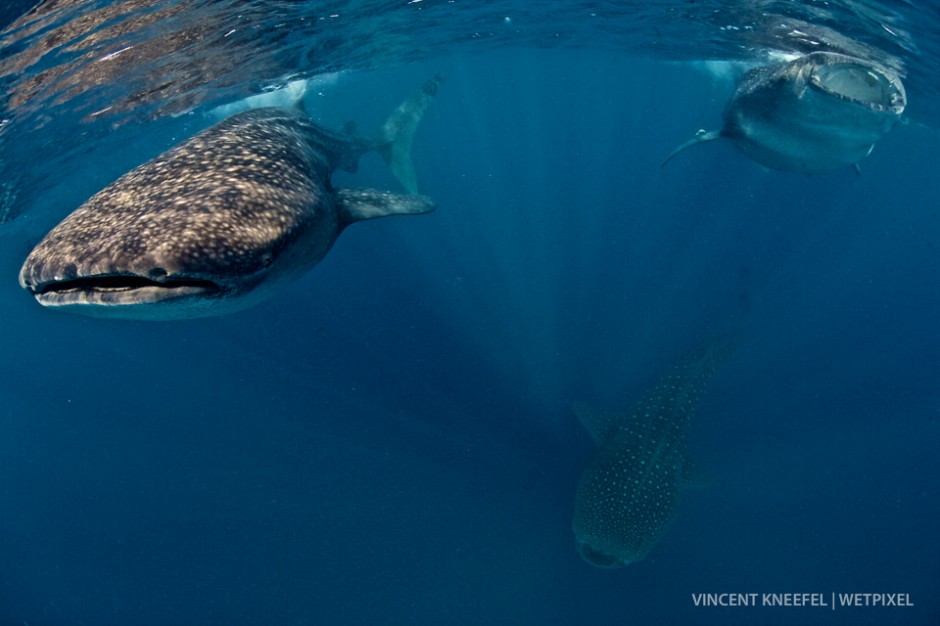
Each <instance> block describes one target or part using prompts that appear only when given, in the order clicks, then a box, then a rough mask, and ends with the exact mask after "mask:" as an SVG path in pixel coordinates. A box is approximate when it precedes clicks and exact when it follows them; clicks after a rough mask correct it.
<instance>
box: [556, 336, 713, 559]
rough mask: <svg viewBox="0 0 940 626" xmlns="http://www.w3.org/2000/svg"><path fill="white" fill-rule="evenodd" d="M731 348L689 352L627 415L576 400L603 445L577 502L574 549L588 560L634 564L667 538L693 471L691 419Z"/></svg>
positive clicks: (580, 414)
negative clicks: (689, 443) (689, 441)
mask: <svg viewBox="0 0 940 626" xmlns="http://www.w3.org/2000/svg"><path fill="white" fill-rule="evenodd" d="M730 350H731V343H730V342H728V341H721V342H718V343H715V344H714V345H711V346H709V347H708V348H706V349H704V350H701V349H699V350H697V351H695V352H693V353H691V354H688V355H686V356H685V357H684V358H682V359H681V360H680V361H679V362H678V363H676V364H674V365H673V366H672V368H671V369H670V370H669V371H668V373H667V374H666V375H665V376H663V377H662V378H661V379H660V381H659V382H658V383H657V384H656V385H655V386H654V387H653V388H652V389H650V390H649V391H647V392H646V393H645V394H644V396H643V397H642V398H641V399H640V400H639V402H637V403H636V404H635V405H634V406H633V408H632V409H631V410H630V411H628V412H613V411H596V410H593V409H590V408H588V407H587V406H585V405H583V404H581V403H575V405H574V407H573V408H574V411H575V414H576V415H577V416H578V419H579V420H580V421H581V423H582V424H583V425H584V427H585V428H586V429H587V431H588V433H589V434H590V435H591V438H592V439H593V440H594V443H595V444H597V453H596V454H595V456H594V458H593V459H592V460H591V462H590V463H589V464H588V466H587V467H586V468H585V469H584V471H583V472H582V473H581V478H580V479H579V481H578V490H577V495H576V498H575V511H574V522H573V529H574V536H575V545H576V547H577V549H578V552H579V553H580V554H581V556H582V557H583V558H584V560H585V561H587V562H588V563H590V564H591V565H595V566H597V567H603V568H614V567H621V566H623V565H627V564H629V563H635V562H637V561H640V560H641V559H643V557H645V556H646V554H647V553H648V552H649V551H650V549H652V548H653V546H655V545H656V543H657V542H659V540H660V539H661V538H662V536H663V535H664V534H665V532H666V530H667V529H668V527H669V524H670V523H671V522H672V520H673V518H674V517H675V514H676V502H677V499H678V495H679V491H680V489H682V488H683V487H684V486H688V485H689V484H690V483H691V482H692V479H693V477H694V476H693V475H694V474H695V471H694V470H693V469H692V466H691V464H690V462H689V459H688V453H687V450H686V436H687V433H688V429H689V426H690V421H691V417H692V414H693V413H694V412H695V410H696V407H697V405H698V403H699V400H700V399H701V397H702V396H703V395H704V393H705V391H706V389H707V387H708V383H709V382H710V380H711V378H712V376H713V375H714V373H715V372H716V371H717V369H718V367H719V366H720V365H721V364H722V363H723V362H724V360H725V359H726V358H727V356H728V354H730Z"/></svg>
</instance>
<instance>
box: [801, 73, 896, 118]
mask: <svg viewBox="0 0 940 626" xmlns="http://www.w3.org/2000/svg"><path fill="white" fill-rule="evenodd" d="M810 84H812V85H813V86H814V87H816V88H817V89H820V90H822V91H824V92H826V93H827V94H829V95H832V96H835V97H837V98H840V99H842V100H848V101H850V102H854V103H856V104H858V105H861V106H864V107H867V108H869V109H871V110H873V111H885V112H888V111H893V110H894V109H896V108H897V107H898V106H901V107H903V99H904V97H903V95H902V94H901V92H900V90H899V89H898V88H897V87H896V86H895V84H894V83H893V82H892V81H891V79H890V78H889V77H888V76H886V75H885V74H883V73H882V72H880V71H878V70H877V69H874V68H872V67H871V66H867V65H861V64H857V63H836V64H832V65H819V66H816V67H815V68H814V69H813V74H812V76H811V77H810Z"/></svg>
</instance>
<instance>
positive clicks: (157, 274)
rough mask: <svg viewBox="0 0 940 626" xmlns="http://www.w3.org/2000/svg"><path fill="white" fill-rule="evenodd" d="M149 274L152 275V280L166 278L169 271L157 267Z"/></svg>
mask: <svg viewBox="0 0 940 626" xmlns="http://www.w3.org/2000/svg"><path fill="white" fill-rule="evenodd" d="M147 273H148V274H149V275H150V278H164V277H166V275H167V271H166V270H165V269H163V268H162V267H155V268H153V269H152V270H150V271H149V272H147Z"/></svg>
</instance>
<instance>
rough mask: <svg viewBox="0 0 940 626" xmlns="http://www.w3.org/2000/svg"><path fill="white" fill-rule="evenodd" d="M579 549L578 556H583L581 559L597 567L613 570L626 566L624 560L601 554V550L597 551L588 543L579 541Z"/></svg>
mask: <svg viewBox="0 0 940 626" xmlns="http://www.w3.org/2000/svg"><path fill="white" fill-rule="evenodd" d="M577 549H578V554H580V555H581V558H582V559H584V560H585V561H587V562H588V563H590V564H591V565H593V566H595V567H602V568H605V569H613V568H616V567H623V566H624V565H625V563H624V561H623V560H621V559H619V558H617V557H615V556H611V555H609V554H606V553H604V552H601V551H600V550H596V549H595V548H594V547H593V546H591V545H590V544H589V543H587V542H584V541H578V542H577Z"/></svg>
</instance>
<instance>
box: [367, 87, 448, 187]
mask: <svg viewBox="0 0 940 626" xmlns="http://www.w3.org/2000/svg"><path fill="white" fill-rule="evenodd" d="M443 80H444V76H443V75H441V74H437V75H436V76H435V77H434V78H432V79H430V80H429V81H427V82H426V83H424V85H422V86H421V88H420V89H418V91H416V92H415V93H414V94H413V95H412V96H411V97H410V98H408V99H407V100H405V101H404V102H402V103H401V104H400V105H398V108H397V109H395V110H394V111H392V114H391V115H389V116H388V119H387V120H385V124H384V125H383V126H382V130H381V136H380V140H379V141H380V145H379V146H378V152H379V154H381V155H382V158H383V159H385V162H386V163H387V164H388V166H389V168H390V169H391V170H392V173H393V174H395V178H397V179H398V180H399V182H401V184H402V186H403V187H404V188H405V191H407V192H408V193H412V194H413V193H417V192H418V181H417V179H416V178H415V168H414V163H413V162H412V160H411V144H412V142H414V137H415V132H416V131H417V130H418V124H419V123H420V122H421V118H422V117H423V116H424V112H425V111H426V110H427V108H428V105H429V104H430V103H431V99H432V98H434V96H435V95H436V94H437V89H438V86H440V84H441V82H443Z"/></svg>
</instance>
